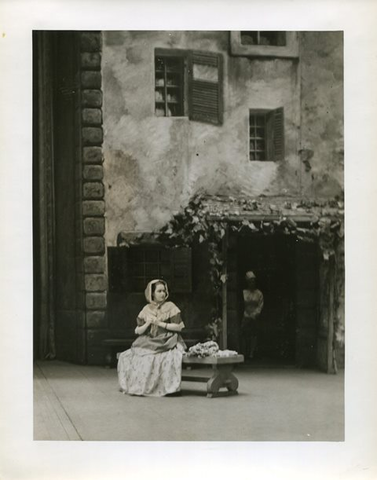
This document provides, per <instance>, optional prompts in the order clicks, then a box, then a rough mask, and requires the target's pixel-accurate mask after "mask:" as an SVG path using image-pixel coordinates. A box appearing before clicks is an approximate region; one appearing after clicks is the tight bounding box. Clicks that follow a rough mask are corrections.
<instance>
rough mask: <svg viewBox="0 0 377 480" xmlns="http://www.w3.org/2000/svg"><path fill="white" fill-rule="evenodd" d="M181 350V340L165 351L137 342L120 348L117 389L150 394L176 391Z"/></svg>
mask: <svg viewBox="0 0 377 480" xmlns="http://www.w3.org/2000/svg"><path fill="white" fill-rule="evenodd" d="M183 352H184V347H183V346H182V344H181V343H177V344H176V346H175V347H174V348H172V349H170V350H167V351H164V352H158V351H157V352H156V351H153V350H150V349H147V348H143V347H138V346H132V347H131V348H130V349H129V350H126V351H125V352H122V353H121V354H120V355H119V360H118V380H119V386H120V390H121V391H122V392H123V393H128V394H129V395H143V396H151V397H162V396H164V395H167V394H169V393H175V392H178V391H179V390H180V388H181V373H182V355H183Z"/></svg>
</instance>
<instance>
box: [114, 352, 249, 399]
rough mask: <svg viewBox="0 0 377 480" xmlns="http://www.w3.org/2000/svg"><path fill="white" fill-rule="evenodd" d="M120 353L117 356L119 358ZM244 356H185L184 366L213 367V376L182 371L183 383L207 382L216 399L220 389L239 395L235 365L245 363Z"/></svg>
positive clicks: (210, 396)
mask: <svg viewBox="0 0 377 480" xmlns="http://www.w3.org/2000/svg"><path fill="white" fill-rule="evenodd" d="M119 355H120V352H118V353H117V354H116V358H119ZM243 361H244V356H243V355H232V356H231V357H204V358H199V357H189V356H187V355H184V356H183V358H182V365H183V366H188V367H191V366H193V365H205V366H206V365H211V366H212V375H210V376H208V375H207V376H203V375H188V374H186V373H185V372H184V371H182V382H205V383H207V397H208V398H212V397H216V396H217V395H218V394H219V390H220V388H226V389H227V390H228V392H227V393H228V394H237V393H238V391H237V388H238V379H237V377H236V376H235V375H234V374H233V368H234V367H235V365H238V364H240V363H243Z"/></svg>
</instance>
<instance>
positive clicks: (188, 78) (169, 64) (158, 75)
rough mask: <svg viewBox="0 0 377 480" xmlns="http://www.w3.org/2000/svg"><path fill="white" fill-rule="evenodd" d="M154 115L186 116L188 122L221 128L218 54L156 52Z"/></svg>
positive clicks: (220, 69)
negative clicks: (204, 123)
mask: <svg viewBox="0 0 377 480" xmlns="http://www.w3.org/2000/svg"><path fill="white" fill-rule="evenodd" d="M155 114H156V116H160V117H179V116H188V117H189V118H190V120H194V121H199V122H206V123H212V124H213V125H221V124H222V121H223V60H222V55H221V54H218V53H212V52H200V51H190V50H177V49H171V50H167V49H160V48H158V49H156V50H155Z"/></svg>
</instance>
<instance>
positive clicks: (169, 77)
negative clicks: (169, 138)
mask: <svg viewBox="0 0 377 480" xmlns="http://www.w3.org/2000/svg"><path fill="white" fill-rule="evenodd" d="M155 69H156V70H155V74H156V75H155V105H156V115H157V116H158V117H180V116H183V115H184V63H183V59H182V58H179V57H160V56H158V57H156V58H155Z"/></svg>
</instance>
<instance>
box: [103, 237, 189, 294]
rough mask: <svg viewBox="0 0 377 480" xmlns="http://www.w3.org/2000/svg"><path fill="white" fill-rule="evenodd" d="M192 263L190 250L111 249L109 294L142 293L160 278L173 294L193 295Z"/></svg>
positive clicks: (139, 247)
mask: <svg viewBox="0 0 377 480" xmlns="http://www.w3.org/2000/svg"><path fill="white" fill-rule="evenodd" d="M191 262H192V260H191V249H190V248H164V247H156V246H133V247H129V248H126V247H109V248H108V269H109V272H108V273H109V291H110V292H118V293H126V292H129V293H130V292H132V293H142V292H144V290H145V287H146V285H147V283H148V282H150V281H151V280H154V279H156V278H161V279H163V280H165V281H166V282H167V283H168V285H169V288H170V290H171V291H172V292H191V283H192V281H191Z"/></svg>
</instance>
